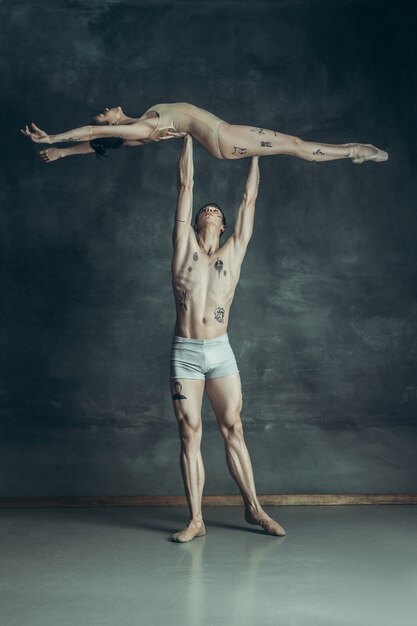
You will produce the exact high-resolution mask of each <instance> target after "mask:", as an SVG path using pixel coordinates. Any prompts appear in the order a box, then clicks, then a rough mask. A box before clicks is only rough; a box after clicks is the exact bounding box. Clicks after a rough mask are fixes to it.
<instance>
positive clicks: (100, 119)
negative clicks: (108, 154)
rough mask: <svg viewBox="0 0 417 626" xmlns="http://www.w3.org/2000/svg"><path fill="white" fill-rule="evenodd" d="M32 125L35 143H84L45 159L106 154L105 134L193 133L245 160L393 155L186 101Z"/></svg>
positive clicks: (216, 151) (211, 147) (125, 137)
mask: <svg viewBox="0 0 417 626" xmlns="http://www.w3.org/2000/svg"><path fill="white" fill-rule="evenodd" d="M111 126H117V128H111ZM32 129H33V130H32V131H31V130H29V128H28V126H26V127H25V128H24V129H21V132H22V133H23V134H24V135H25V136H26V137H29V138H30V139H31V140H32V141H34V142H35V143H47V144H54V143H63V142H76V143H81V145H78V146H75V147H72V148H70V149H66V150H65V149H60V150H56V149H45V150H42V151H41V152H40V154H41V156H42V157H43V158H44V160H45V161H54V160H56V159H57V158H60V157H62V156H68V155H70V154H87V153H91V152H93V151H94V152H96V153H99V152H101V153H103V151H105V149H106V147H105V146H104V147H103V143H101V142H100V141H98V140H99V139H101V138H104V139H109V138H116V139H118V140H119V141H118V144H119V145H123V144H125V145H143V144H144V143H148V142H150V141H153V142H154V141H161V140H163V139H172V138H175V137H183V136H184V135H185V134H187V133H189V134H190V135H192V136H193V137H194V138H195V139H196V140H197V141H198V142H199V143H201V145H202V146H203V147H204V148H205V149H206V150H207V152H209V154H211V155H212V156H213V157H215V158H217V159H242V158H245V157H252V156H268V155H273V154H289V155H292V156H296V157H299V158H300V159H305V160H306V161H317V162H321V161H333V160H335V159H352V161H353V163H363V162H364V161H376V162H380V161H386V160H387V159H388V154H387V153H386V152H384V151H383V150H379V149H378V148H375V147H374V146H372V145H370V144H360V143H347V144H339V145H333V144H323V143H315V142H311V141H303V140H301V139H299V138H298V137H293V136H291V135H285V134H283V133H279V132H277V131H273V130H267V129H264V128H259V127H251V126H240V125H235V124H228V123H227V122H224V121H223V120H221V119H220V118H218V117H216V116H215V115H213V114H212V113H209V112H208V111H205V110H204V109H200V108H198V107H196V106H194V105H192V104H187V103H185V102H181V103H174V104H157V105H155V106H153V107H151V108H150V109H148V110H147V111H146V112H145V113H144V114H143V115H142V116H141V117H139V118H134V117H128V116H127V115H125V113H124V112H123V111H122V108H121V107H113V108H111V109H105V110H104V112H103V113H100V114H99V115H96V116H95V117H94V118H93V120H92V123H91V124H90V125H89V126H82V127H80V128H75V129H73V130H70V131H68V132H65V133H60V134H57V135H48V134H47V133H46V132H45V131H43V130H41V129H40V128H38V127H37V126H36V125H35V124H33V123H32ZM83 142H86V143H85V144H84V143H83ZM94 144H95V145H96V147H94ZM119 145H118V146H108V147H119Z"/></svg>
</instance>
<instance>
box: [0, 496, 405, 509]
mask: <svg viewBox="0 0 417 626" xmlns="http://www.w3.org/2000/svg"><path fill="white" fill-rule="evenodd" d="M259 501H260V503H261V504H263V505H264V506H334V505H358V504H361V505H362V504H417V493H396V494H390V493H387V494H379V493H378V494H376V493H367V494H285V495H263V496H259ZM242 504H243V501H242V498H241V497H240V496H203V506H242ZM140 506H166V507H169V506H187V501H186V499H185V496H68V497H67V496H64V497H57V498H33V497H31V498H25V497H20V498H0V508H3V509H5V508H13V509H16V508H29V509H30V508H77V507H140Z"/></svg>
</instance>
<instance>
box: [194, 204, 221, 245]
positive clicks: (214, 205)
mask: <svg viewBox="0 0 417 626" xmlns="http://www.w3.org/2000/svg"><path fill="white" fill-rule="evenodd" d="M208 206H212V207H214V208H215V209H219V211H220V213H221V214H222V218H223V226H224V227H226V218H225V215H224V213H223V211H222V209H221V208H220V207H219V205H218V204H216V203H215V202H207V204H205V205H204V206H202V207H201V209H200V210H199V211H197V214H196V216H195V220H194V228H195V227H196V226H197V222H198V216H199V215H200V213H201V211H203V210H204V209H207V207H208ZM222 235H223V233H222V234H221V235H220V237H221V236H222Z"/></svg>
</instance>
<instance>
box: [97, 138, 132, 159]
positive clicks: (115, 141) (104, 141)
mask: <svg viewBox="0 0 417 626" xmlns="http://www.w3.org/2000/svg"><path fill="white" fill-rule="evenodd" d="M123 144H124V141H123V139H120V137H100V138H99V139H92V140H91V141H90V146H91V147H92V148H93V150H94V152H95V153H96V157H99V158H103V157H105V156H106V150H111V149H112V148H120V147H121V146H122V145H123Z"/></svg>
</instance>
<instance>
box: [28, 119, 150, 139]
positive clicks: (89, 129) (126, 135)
mask: <svg viewBox="0 0 417 626" xmlns="http://www.w3.org/2000/svg"><path fill="white" fill-rule="evenodd" d="M31 126H32V130H30V129H29V127H28V126H25V128H22V129H21V132H22V133H23V134H24V135H25V137H28V138H29V139H31V140H32V141H33V142H35V143H48V144H53V143H61V142H62V143H65V142H67V141H68V142H77V143H78V142H81V141H91V140H92V139H100V138H101V137H118V138H119V139H127V140H132V141H137V140H142V139H148V138H149V136H150V135H151V133H152V126H151V125H150V124H149V123H148V120H143V121H141V122H137V123H135V124H126V125H125V124H123V125H122V124H121V125H118V124H117V125H116V124H112V125H103V126H93V125H89V126H81V127H80V128H74V129H72V130H69V131H67V132H65V133H58V134H57V135H49V134H48V133H46V132H45V131H44V130H41V129H40V128H39V127H38V126H36V124H34V123H33V122H32V124H31Z"/></svg>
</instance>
